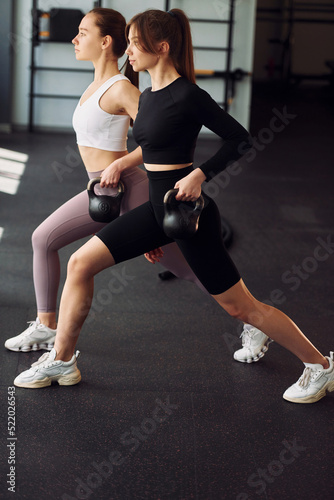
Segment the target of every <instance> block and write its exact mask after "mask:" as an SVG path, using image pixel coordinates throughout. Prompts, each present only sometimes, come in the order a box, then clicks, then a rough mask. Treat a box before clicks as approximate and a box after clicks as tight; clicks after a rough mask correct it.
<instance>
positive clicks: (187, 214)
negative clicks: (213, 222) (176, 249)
mask: <svg viewBox="0 0 334 500" xmlns="http://www.w3.org/2000/svg"><path fill="white" fill-rule="evenodd" d="M177 193H178V189H170V190H169V191H167V193H166V194H165V196H164V210H165V215H164V219H163V229H164V232H165V234H166V235H167V236H168V237H169V238H173V239H179V240H184V239H187V238H191V236H194V234H195V233H196V231H197V229H198V223H199V218H200V215H201V212H202V210H203V208H204V199H203V196H202V195H200V197H199V198H198V199H197V200H196V201H194V202H184V201H178V200H176V199H175V195H176V194H177Z"/></svg>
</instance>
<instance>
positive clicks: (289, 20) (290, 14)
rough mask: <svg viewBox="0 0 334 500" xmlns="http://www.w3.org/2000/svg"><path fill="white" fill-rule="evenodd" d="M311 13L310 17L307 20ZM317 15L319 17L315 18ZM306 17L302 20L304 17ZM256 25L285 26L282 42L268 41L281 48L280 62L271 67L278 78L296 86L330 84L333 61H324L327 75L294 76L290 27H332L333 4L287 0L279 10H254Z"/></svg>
mask: <svg viewBox="0 0 334 500" xmlns="http://www.w3.org/2000/svg"><path fill="white" fill-rule="evenodd" d="M309 14H315V16H314V17H307V16H308V15H309ZM318 15H320V16H321V17H320V16H319V17H317V16H318ZM305 16H306V17H305ZM257 22H267V23H268V22H274V23H281V24H283V25H286V28H287V34H286V36H285V38H284V39H279V38H271V39H269V40H268V41H269V43H272V44H278V45H281V46H282V55H281V62H280V64H278V65H275V66H274V67H273V68H271V69H272V70H274V71H279V72H280V78H281V79H282V80H285V81H286V83H287V84H291V83H292V84H298V83H300V82H301V81H302V80H327V81H329V83H331V84H332V85H333V84H334V61H324V63H325V65H326V66H327V67H328V68H329V69H330V70H331V73H323V74H318V75H316V74H306V73H294V72H293V71H292V68H291V60H292V51H293V45H294V27H295V25H296V24H301V23H306V24H310V25H311V26H312V25H314V24H333V23H334V3H333V2H299V1H296V0H288V1H287V6H285V7H280V8H269V7H258V8H257ZM266 68H267V69H269V68H268V66H266Z"/></svg>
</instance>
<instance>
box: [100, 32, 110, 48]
mask: <svg viewBox="0 0 334 500" xmlns="http://www.w3.org/2000/svg"><path fill="white" fill-rule="evenodd" d="M111 44H112V37H111V36H110V35H106V36H105V37H103V41H102V48H103V49H107V48H108V47H110V46H111Z"/></svg>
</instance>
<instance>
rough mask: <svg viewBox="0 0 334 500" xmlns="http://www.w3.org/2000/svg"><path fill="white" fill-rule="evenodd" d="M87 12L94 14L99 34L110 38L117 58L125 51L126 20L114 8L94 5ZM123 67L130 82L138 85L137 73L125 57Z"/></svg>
mask: <svg viewBox="0 0 334 500" xmlns="http://www.w3.org/2000/svg"><path fill="white" fill-rule="evenodd" d="M87 14H94V17H95V24H96V26H97V27H98V28H99V30H100V35H101V36H102V37H103V36H107V35H110V36H111V38H112V52H113V54H114V55H115V56H116V57H117V58H118V59H119V58H120V57H122V56H123V55H124V53H125V50H126V47H127V40H126V37H125V27H126V21H125V18H124V17H123V16H122V14H121V13H120V12H117V10H114V9H106V8H103V7H96V8H95V9H92V10H90V11H89V12H88V13H87ZM124 67H125V69H124V75H125V76H126V77H127V78H129V80H130V82H131V83H132V84H133V85H135V86H136V87H138V73H135V72H134V71H133V69H132V66H131V64H129V60H128V59H127V60H126V61H125V63H124V65H123V67H122V68H121V70H123V68H124Z"/></svg>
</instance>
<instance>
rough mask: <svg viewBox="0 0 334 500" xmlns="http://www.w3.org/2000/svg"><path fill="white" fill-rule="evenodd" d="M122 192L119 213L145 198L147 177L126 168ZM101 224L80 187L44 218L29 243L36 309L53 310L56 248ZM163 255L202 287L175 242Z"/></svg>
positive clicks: (94, 174)
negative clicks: (90, 214) (31, 252)
mask: <svg viewBox="0 0 334 500" xmlns="http://www.w3.org/2000/svg"><path fill="white" fill-rule="evenodd" d="M101 173H102V171H98V172H88V176H89V178H91V179H92V178H94V177H99V176H100V175H101ZM122 181H123V183H124V185H125V193H124V196H123V199H122V206H121V215H122V214H124V213H126V212H128V211H130V210H132V209H134V208H136V207H137V206H139V205H142V204H143V203H145V202H146V201H147V200H148V179H147V175H146V173H145V172H144V171H143V170H141V169H140V168H137V167H135V168H133V169H129V170H127V172H126V173H125V174H124V175H122ZM95 192H96V193H97V194H99V193H102V192H103V193H104V194H115V192H116V190H115V189H113V188H103V189H102V188H100V187H99V186H97V187H95ZM104 226H105V224H101V223H100V222H94V221H93V220H92V219H91V218H90V216H89V213H88V195H87V191H86V190H85V191H83V192H81V193H79V194H78V195H76V196H74V198H72V199H70V200H69V201H67V202H66V203H64V205H62V206H61V207H59V208H58V209H57V210H56V211H55V212H53V214H51V215H50V216H49V217H48V218H47V219H45V221H44V222H42V224H40V225H39V226H38V228H37V229H36V230H35V231H34V233H33V235H32V246H33V253H34V257H33V275H34V287H35V294H36V304H37V311H38V312H55V311H56V306H57V294H58V288H59V281H60V261H59V255H58V250H60V249H61V248H63V247H65V246H66V245H69V244H70V243H73V242H74V241H77V240H80V239H81V238H85V237H87V236H91V235H93V234H95V233H96V232H98V231H99V230H100V229H102V228H103V227H104ZM163 251H164V256H163V258H162V259H161V264H162V265H163V266H164V267H165V268H166V269H168V270H170V271H171V272H172V273H173V274H175V276H177V277H179V278H183V279H186V280H188V281H192V282H194V283H196V284H197V285H198V287H199V288H201V290H203V291H206V290H205V288H204V287H203V285H202V284H201V283H200V281H199V280H198V278H197V277H196V276H195V274H194V273H193V271H192V270H191V269H190V267H189V265H188V264H187V261H186V260H185V258H184V257H183V255H182V253H181V251H180V250H179V248H178V246H177V245H176V243H171V244H169V245H166V246H164V247H163Z"/></svg>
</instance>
